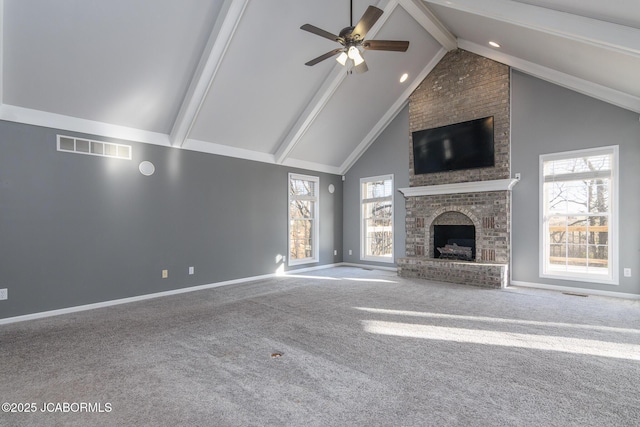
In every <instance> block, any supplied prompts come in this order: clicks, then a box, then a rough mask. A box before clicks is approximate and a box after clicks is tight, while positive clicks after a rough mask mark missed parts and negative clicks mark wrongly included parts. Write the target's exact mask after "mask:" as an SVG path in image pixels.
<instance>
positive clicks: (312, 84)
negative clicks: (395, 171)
mask: <svg viewBox="0 0 640 427" xmlns="http://www.w3.org/2000/svg"><path fill="white" fill-rule="evenodd" d="M370 4H373V5H376V6H377V7H379V8H381V9H382V10H383V11H384V14H383V16H382V17H381V19H380V20H379V21H378V23H377V24H376V25H374V27H373V28H372V29H371V30H370V32H369V34H368V35H367V38H368V39H392V40H408V41H410V46H409V49H408V51H407V52H405V53H398V52H381V51H366V52H365V53H364V56H365V59H366V61H367V64H368V66H369V71H368V72H367V73H364V74H353V75H347V74H346V73H345V70H344V68H342V67H341V66H340V65H338V64H337V63H336V61H334V60H333V59H328V60H325V61H323V62H321V63H319V64H317V65H315V66H313V67H308V66H305V65H304V63H305V62H307V61H309V60H310V59H312V58H315V57H316V56H319V55H320V54H322V53H325V52H327V51H330V50H332V49H334V48H335V47H337V46H338V45H337V43H334V42H332V41H330V40H327V39H324V38H321V37H318V36H315V35H313V34H311V33H308V32H305V31H302V30H300V26H301V25H302V24H305V23H309V24H312V25H315V26H317V27H320V28H322V29H325V30H327V31H329V32H332V33H338V32H339V31H340V29H342V28H343V27H346V26H348V25H349V23H350V22H349V20H350V17H349V2H348V1H347V0H325V1H322V2H318V1H313V0H271V1H268V2H267V1H259V0H219V1H215V0H181V1H176V0H61V1H55V2H53V1H50V0H29V1H24V0H0V5H1V6H2V14H1V15H0V19H1V20H2V22H1V24H2V33H1V35H0V37H1V40H0V41H1V46H2V49H1V50H0V53H1V55H0V59H1V65H2V67H1V68H0V70H1V75H0V82H1V85H0V100H1V104H0V119H4V120H11V121H18V122H23V123H30V124H36V125H42V126H50V127H55V128H60V129H66V130H70V131H78V132H87V133H93V134H97V135H102V136H105V137H113V138H123V139H131V140H137V141H142V142H147V143H151V144H159V145H164V146H173V147H177V148H183V149H189V150H197V151H202V152H208V153H217V154H222V155H226V156H235V157H242V158H247V159H253V160H258V161H263V162H269V163H276V164H285V165H291V166H297V167H303V168H308V169H312V170H317V171H325V172H331V173H337V174H344V173H345V172H346V171H347V170H348V169H349V167H350V166H351V165H352V164H353V163H354V162H355V161H356V160H357V158H358V157H359V156H360V155H361V154H362V153H363V152H364V151H365V150H366V148H367V147H368V146H369V145H370V144H371V143H372V142H373V141H374V140H375V138H376V137H377V136H378V135H379V134H380V133H381V132H382V131H383V130H384V128H385V127H386V126H387V124H388V123H389V122H390V121H391V120H393V118H394V117H395V115H396V114H397V113H398V112H399V111H400V110H401V109H402V108H403V107H404V105H406V101H407V99H408V96H409V95H410V93H411V92H412V91H413V90H414V89H415V88H416V87H417V85H418V84H419V83H420V82H421V81H422V79H423V78H424V77H425V76H426V75H427V74H428V73H429V72H430V70H431V69H432V68H433V67H434V66H435V65H436V64H437V62H438V61H439V60H440V59H441V58H442V56H443V55H444V54H445V53H446V52H447V51H448V50H451V49H455V48H462V49H466V50H468V51H471V52H474V53H476V54H479V55H483V56H486V57H489V58H491V59H494V60H496V61H499V62H503V63H505V64H507V65H509V66H511V67H513V68H516V69H519V70H521V71H523V72H525V73H528V74H531V75H534V76H536V77H539V78H542V79H545V80H548V81H551V82H553V83H556V84H558V85H561V86H564V87H568V88H570V89H573V90H576V91H578V92H581V93H585V94H587V95H589V96H593V97H595V98H598V99H601V100H604V101H606V102H609V103H612V104H615V105H618V106H620V107H623V108H626V109H629V110H632V111H636V112H640V79H638V78H637V76H638V75H640V3H639V2H638V1H637V0H621V1H617V2H602V1H599V0H589V1H584V0H558V1H547V0H520V1H511V0H452V1H445V0H430V1H421V0H382V1H375V0H354V5H353V20H354V21H357V20H358V19H359V18H360V16H361V15H362V14H363V13H364V11H365V10H366V8H367V6H368V5H370ZM490 40H493V41H497V42H499V43H500V44H501V47H500V48H499V49H498V48H493V47H490V46H489V45H488V42H489V41H490ZM403 73H408V74H409V79H408V80H407V81H406V82H404V83H400V82H399V77H400V75H402V74H403Z"/></svg>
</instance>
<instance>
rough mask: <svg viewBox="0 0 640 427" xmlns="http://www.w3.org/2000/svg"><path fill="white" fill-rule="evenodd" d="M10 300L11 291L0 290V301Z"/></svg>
mask: <svg viewBox="0 0 640 427" xmlns="http://www.w3.org/2000/svg"><path fill="white" fill-rule="evenodd" d="M5 299H9V291H8V290H7V289H0V300H5Z"/></svg>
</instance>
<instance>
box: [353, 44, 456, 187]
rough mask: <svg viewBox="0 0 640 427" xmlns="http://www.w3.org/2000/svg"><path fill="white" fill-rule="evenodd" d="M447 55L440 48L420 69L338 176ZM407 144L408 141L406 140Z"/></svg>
mask: <svg viewBox="0 0 640 427" xmlns="http://www.w3.org/2000/svg"><path fill="white" fill-rule="evenodd" d="M446 54H447V48H446V47H444V46H443V47H442V49H440V50H439V51H438V53H437V54H436V55H435V56H434V57H433V58H432V59H431V61H429V63H428V64H427V65H426V67H424V68H423V69H422V71H421V72H420V74H419V75H418V76H417V77H416V78H415V79H413V80H412V82H411V84H410V85H409V86H407V88H406V89H405V90H404V92H402V94H401V95H400V96H399V97H398V99H397V100H396V102H394V103H393V105H392V106H391V108H389V109H388V110H387V112H386V113H385V114H384V115H383V116H382V118H381V119H380V120H378V123H376V125H375V126H373V128H371V131H369V133H368V134H367V135H366V136H365V137H364V139H363V140H362V141H361V142H360V144H358V146H357V147H356V148H355V150H353V151H352V152H351V154H349V157H347V158H346V160H345V161H344V162H343V163H342V165H341V166H340V175H345V174H346V173H347V172H348V171H349V169H351V167H352V166H353V165H354V164H355V163H356V162H357V161H358V159H359V158H360V157H361V156H362V155H363V154H364V153H365V151H367V149H369V147H370V146H371V144H373V143H374V142H375V140H376V139H377V138H378V137H379V136H380V134H381V133H382V132H383V131H384V130H385V129H386V128H387V126H388V125H389V124H390V123H391V122H392V121H393V119H394V118H395V117H396V116H397V115H398V113H399V112H400V111H401V110H402V109H403V108H404V107H405V105H407V103H408V102H409V96H410V95H411V94H412V93H413V91H414V90H416V89H417V87H418V86H419V85H420V83H422V81H423V80H424V79H425V78H426V77H427V76H428V75H429V73H430V72H431V71H432V70H433V69H434V68H435V66H436V65H438V63H439V62H440V60H441V59H442V58H443V57H444V56H445V55H446ZM407 143H408V140H407Z"/></svg>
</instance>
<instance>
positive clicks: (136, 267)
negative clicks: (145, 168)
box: [0, 121, 343, 318]
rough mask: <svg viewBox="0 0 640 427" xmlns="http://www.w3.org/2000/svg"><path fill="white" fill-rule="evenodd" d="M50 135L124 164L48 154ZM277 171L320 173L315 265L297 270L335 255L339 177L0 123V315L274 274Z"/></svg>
mask: <svg viewBox="0 0 640 427" xmlns="http://www.w3.org/2000/svg"><path fill="white" fill-rule="evenodd" d="M57 133H62V134H65V135H71V136H83V137H88V138H93V139H97V140H109V141H112V142H123V143H126V144H129V145H132V146H133V160H132V161H128V160H118V159H108V158H102V157H93V156H87V155H81V154H70V153H61V152H58V151H56V134H57ZM142 160H149V161H151V162H153V163H154V164H155V166H156V172H155V174H154V175H152V176H150V177H145V176H143V175H141V174H140V172H139V171H138V164H139V163H140V162H141V161H142ZM288 172H299V173H305V174H309V175H315V176H319V177H320V189H321V192H320V207H321V209H320V210H321V212H320V218H321V222H320V234H321V236H320V263H318V264H311V265H305V266H301V267H308V266H313V265H319V264H330V263H334V262H340V261H342V258H341V253H340V250H341V248H342V246H343V243H342V198H343V196H342V181H341V177H340V176H337V175H330V174H320V173H315V172H310V171H305V170H299V169H292V168H286V167H281V166H276V165H270V164H264V163H258V162H251V161H247V160H240V159H234V158H229V157H221V156H215V155H210V154H203V153H196V152H191V151H186V150H179V149H173V148H167V147H159V146H154V145H148V144H141V143H136V142H127V141H114V140H111V139H106V138H100V137H91V136H90V135H81V134H76V133H71V132H66V131H62V132H58V131H56V130H55V129H48V128H42V127H36V126H28V125H23V124H17V123H11V122H1V121H0V288H8V293H9V299H8V300H6V301H0V318H7V317H12V316H17V315H23V314H29V313H35V312H42V311H47V310H53V309H59V308H65V307H73V306H78V305H83V304H89V303H96V302H102V301H109V300H114V299H119V298H126V297H132V296H138V295H144V294H151V293H155V292H160V291H166V290H171V289H177V288H184V287H189V286H194V285H201V284H210V283H216V282H221V281H226V280H231V279H238V278H245V277H251V276H256V275H263V274H269V273H274V272H275V271H276V269H277V268H278V266H279V265H278V263H276V257H277V255H279V254H281V255H286V254H287V173H288ZM331 183H332V184H334V186H335V187H336V191H335V193H334V194H330V193H329V191H328V190H327V187H328V185H329V184H331ZM334 249H337V250H338V256H334V255H333V251H334ZM189 266H194V267H195V275H192V276H190V275H188V274H187V272H188V267H189ZM163 269H168V270H169V278H168V279H162V278H161V270H163Z"/></svg>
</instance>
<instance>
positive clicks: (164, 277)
mask: <svg viewBox="0 0 640 427" xmlns="http://www.w3.org/2000/svg"><path fill="white" fill-rule="evenodd" d="M167 277H169V270H162V278H163V279H166V278H167Z"/></svg>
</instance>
